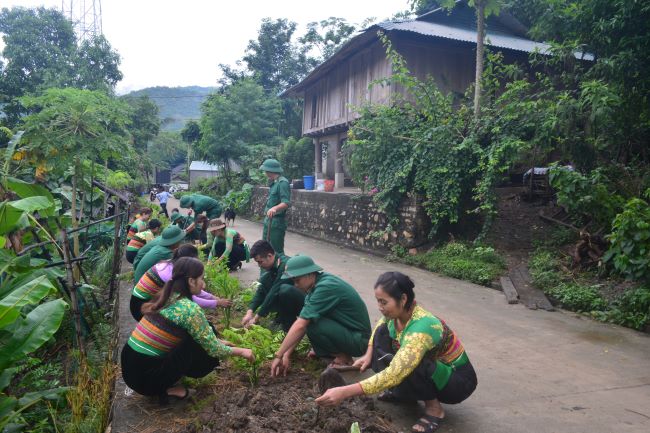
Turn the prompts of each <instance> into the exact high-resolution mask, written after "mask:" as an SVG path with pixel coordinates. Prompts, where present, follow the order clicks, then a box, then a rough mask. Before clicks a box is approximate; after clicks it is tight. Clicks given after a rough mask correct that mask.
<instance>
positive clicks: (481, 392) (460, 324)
mask: <svg viewBox="0 0 650 433" xmlns="http://www.w3.org/2000/svg"><path fill="white" fill-rule="evenodd" d="M173 207H174V205H172V203H170V205H169V206H168V208H169V209H170V210H171V208H173ZM235 228H236V229H237V230H239V231H240V232H241V233H242V234H243V235H244V237H245V238H246V239H247V240H249V241H250V243H251V244H252V243H253V242H255V240H257V239H259V238H260V237H261V233H262V226H261V225H260V224H258V223H254V222H249V221H245V220H242V219H238V220H237V222H236V225H235ZM286 250H287V251H286V252H287V254H288V255H294V254H296V253H305V254H308V255H310V256H312V257H313V258H314V260H315V261H316V263H318V264H319V265H320V266H322V267H323V268H325V270H326V271H328V272H331V273H333V274H336V275H339V276H340V277H342V278H343V279H345V280H346V281H348V282H349V283H351V284H352V285H353V286H354V287H355V288H356V289H357V290H358V291H359V293H360V294H361V296H362V298H363V299H364V300H365V302H366V304H367V305H368V310H369V312H370V316H371V319H372V320H375V319H378V318H379V312H378V310H377V308H376V305H375V300H374V297H373V290H372V288H373V284H374V282H375V280H376V279H377V277H378V276H379V274H380V273H382V272H385V271H388V270H398V271H400V272H403V273H405V274H408V275H409V276H410V277H411V278H412V279H413V281H414V282H415V283H416V299H417V300H418V302H419V303H420V304H421V305H423V306H424V307H425V308H426V309H427V310H429V311H431V312H433V313H434V314H437V315H439V316H440V317H441V318H443V319H444V320H446V321H447V323H448V324H449V325H450V326H451V327H452V329H454V330H455V331H456V332H457V333H458V335H459V337H460V338H461V341H462V342H463V344H464V346H465V349H466V350H467V352H468V355H469V357H470V360H471V361H472V364H473V365H474V367H475V369H476V371H477V374H478V378H479V385H478V388H477V390H476V392H475V393H474V394H473V395H472V396H471V397H470V398H469V399H468V400H466V401H465V402H463V403H461V404H459V405H455V406H447V407H446V411H447V417H446V420H445V424H444V428H442V429H441V431H442V432H463V433H473V432H476V433H492V432H494V433H507V432H512V433H519V432H540V433H541V432H549V433H551V432H576V433H578V432H603V433H605V432H617V433H622V432H639V433H640V432H643V433H647V432H650V335H647V334H643V333H640V332H636V331H633V330H630V329H626V328H622V327H619V326H614V325H608V324H603V323H599V322H595V321H593V320H590V319H587V318H583V317H580V316H579V315H577V314H573V313H570V312H563V311H556V312H546V311H541V310H535V311H533V310H528V309H527V308H526V307H524V306H522V305H508V304H507V302H506V301H505V298H504V296H503V294H502V293H501V292H499V291H496V290H493V289H489V288H486V287H482V286H477V285H474V284H471V283H467V282H464V281H459V280H455V279H451V278H445V277H441V276H438V275H436V274H433V273H430V272H426V271H423V270H420V269H417V268H413V267H410V266H405V265H400V264H395V263H389V262H387V261H385V260H383V259H381V258H378V257H375V256H372V255H369V254H364V253H359V252H356V251H353V250H349V249H345V248H341V247H338V246H336V245H333V244H329V243H326V242H323V241H318V240H314V239H311V238H307V237H304V236H301V235H297V234H294V233H288V234H287V237H286ZM237 274H238V276H239V278H240V279H242V280H244V281H253V280H255V279H256V278H257V276H258V274H259V271H258V268H257V266H256V265H255V263H254V262H251V263H248V264H244V267H243V269H242V270H241V271H239V272H238V273H237ZM414 410H415V409H414V408H406V407H403V406H397V409H396V411H395V412H393V413H394V414H396V415H397V418H398V419H397V421H398V424H400V425H403V426H408V425H411V424H412V423H413V419H414V416H415V415H414Z"/></svg>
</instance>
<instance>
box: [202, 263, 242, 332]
mask: <svg viewBox="0 0 650 433" xmlns="http://www.w3.org/2000/svg"><path fill="white" fill-rule="evenodd" d="M205 280H206V285H207V289H208V291H209V292H210V293H212V294H213V295H215V296H217V297H219V298H222V299H228V300H230V301H232V300H234V299H235V297H236V296H237V294H238V293H239V291H240V289H239V280H238V279H237V278H235V277H232V276H231V275H230V272H229V270H228V266H227V264H226V263H225V262H223V261H221V262H219V261H217V260H210V261H208V263H207V264H206V266H205ZM231 317H232V307H227V308H225V309H224V315H223V325H224V327H226V328H229V327H230V319H231Z"/></svg>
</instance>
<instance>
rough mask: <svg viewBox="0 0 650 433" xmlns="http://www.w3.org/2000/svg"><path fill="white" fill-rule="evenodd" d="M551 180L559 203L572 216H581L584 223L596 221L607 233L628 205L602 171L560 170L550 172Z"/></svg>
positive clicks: (558, 168) (559, 168)
mask: <svg viewBox="0 0 650 433" xmlns="http://www.w3.org/2000/svg"><path fill="white" fill-rule="evenodd" d="M549 180H550V182H551V186H553V188H554V189H555V190H556V191H557V202H558V204H560V205H562V206H563V207H564V208H565V209H566V210H567V211H568V212H569V214H571V215H573V216H575V217H578V218H579V219H580V220H581V221H580V222H581V223H582V222H588V221H589V220H593V221H594V222H595V223H596V224H597V225H598V226H599V227H605V229H606V230H607V231H609V228H610V226H611V224H612V221H613V220H614V218H615V217H616V215H617V214H618V213H619V212H620V211H621V209H622V208H623V205H624V203H625V200H624V198H623V197H622V196H620V195H619V194H616V193H613V192H612V191H614V190H615V188H614V187H613V186H612V185H610V180H609V179H608V177H607V176H605V175H604V174H603V172H602V170H594V171H592V172H591V173H590V174H589V175H583V174H581V173H579V172H577V171H570V170H566V169H563V168H561V167H557V168H555V169H552V170H551V172H550V175H549Z"/></svg>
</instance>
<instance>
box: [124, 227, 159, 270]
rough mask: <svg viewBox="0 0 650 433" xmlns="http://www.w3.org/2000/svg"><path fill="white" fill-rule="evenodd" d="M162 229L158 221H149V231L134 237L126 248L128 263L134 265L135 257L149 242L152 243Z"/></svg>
mask: <svg viewBox="0 0 650 433" xmlns="http://www.w3.org/2000/svg"><path fill="white" fill-rule="evenodd" d="M161 228H162V224H161V223H160V221H159V220H157V219H152V220H151V221H149V229H148V230H145V231H143V232H140V233H136V234H134V235H133V237H132V238H131V240H130V241H129V243H128V245H127V246H126V253H125V256H126V261H127V262H129V263H133V260H134V259H135V256H136V255H137V254H138V251H139V250H140V248H142V247H144V246H145V245H146V244H147V242H149V241H152V240H153V239H154V238H155V237H156V236H158V234H159V233H160V230H161Z"/></svg>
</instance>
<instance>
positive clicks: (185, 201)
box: [180, 194, 194, 209]
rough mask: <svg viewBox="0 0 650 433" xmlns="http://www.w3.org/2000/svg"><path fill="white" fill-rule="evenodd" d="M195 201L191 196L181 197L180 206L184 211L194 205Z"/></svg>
mask: <svg viewBox="0 0 650 433" xmlns="http://www.w3.org/2000/svg"><path fill="white" fill-rule="evenodd" d="M193 201H194V197H193V196H192V195H191V194H190V195H184V196H183V197H181V202H180V205H181V207H182V208H183V209H187V208H189V207H191V206H192V205H193V204H194V203H193Z"/></svg>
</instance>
